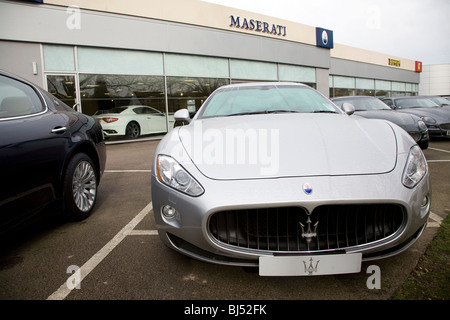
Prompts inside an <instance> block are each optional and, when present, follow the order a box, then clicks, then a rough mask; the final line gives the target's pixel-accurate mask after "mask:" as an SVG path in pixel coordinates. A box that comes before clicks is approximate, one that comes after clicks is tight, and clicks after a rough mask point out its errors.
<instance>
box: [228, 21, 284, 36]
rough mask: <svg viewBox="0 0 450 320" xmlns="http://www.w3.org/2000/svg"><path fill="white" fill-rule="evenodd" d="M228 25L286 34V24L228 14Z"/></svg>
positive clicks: (268, 32)
mask: <svg viewBox="0 0 450 320" xmlns="http://www.w3.org/2000/svg"><path fill="white" fill-rule="evenodd" d="M230 27H235V28H240V29H244V30H250V31H256V32H261V33H267V34H272V35H276V36H282V37H285V36H286V26H282V25H279V24H274V23H268V22H265V21H261V20H255V19H248V18H242V17H235V16H230Z"/></svg>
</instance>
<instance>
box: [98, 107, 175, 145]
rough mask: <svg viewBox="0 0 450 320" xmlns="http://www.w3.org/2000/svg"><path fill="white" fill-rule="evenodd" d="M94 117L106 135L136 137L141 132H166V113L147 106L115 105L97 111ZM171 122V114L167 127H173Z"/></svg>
mask: <svg viewBox="0 0 450 320" xmlns="http://www.w3.org/2000/svg"><path fill="white" fill-rule="evenodd" d="M105 112H106V113H105ZM94 118H96V119H97V120H98V121H99V122H100V124H101V125H102V128H103V132H104V133H105V136H106V137H109V136H127V137H128V138H131V139H136V138H138V137H139V136H140V135H143V134H151V133H165V132H167V121H166V114H165V113H163V112H161V111H159V110H157V109H155V108H152V107H148V106H142V105H135V106H123V107H115V108H112V109H110V110H107V111H97V112H96V113H95V115H94ZM173 123H174V118H173V115H169V128H173Z"/></svg>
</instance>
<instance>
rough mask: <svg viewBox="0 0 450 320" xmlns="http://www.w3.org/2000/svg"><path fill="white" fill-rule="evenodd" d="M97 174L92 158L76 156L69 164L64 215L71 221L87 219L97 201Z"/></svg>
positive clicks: (65, 186) (84, 155)
mask: <svg viewBox="0 0 450 320" xmlns="http://www.w3.org/2000/svg"><path fill="white" fill-rule="evenodd" d="M97 187H98V184H97V174H96V172H95V168H94V165H93V163H92V160H91V158H90V157H89V156H88V155H86V154H84V153H78V154H76V155H75V156H74V157H73V158H72V159H71V160H70V162H69V164H68V166H67V170H66V173H65V179H64V213H65V215H66V217H67V218H68V219H69V220H72V221H80V220H83V219H86V218H87V217H88V216H89V215H90V214H91V211H92V209H93V208H94V205H95V201H96V200H97Z"/></svg>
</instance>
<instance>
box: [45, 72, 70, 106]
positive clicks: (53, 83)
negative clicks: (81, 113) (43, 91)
mask: <svg viewBox="0 0 450 320" xmlns="http://www.w3.org/2000/svg"><path fill="white" fill-rule="evenodd" d="M75 87H76V86H75V76H69V75H48V76H47V88H48V91H49V92H50V93H51V94H52V95H54V96H55V97H56V98H58V99H60V100H61V101H63V102H64V103H65V104H67V105H68V106H69V107H73V105H74V104H75V103H76V90H75Z"/></svg>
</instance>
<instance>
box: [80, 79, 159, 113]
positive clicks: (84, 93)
mask: <svg viewBox="0 0 450 320" xmlns="http://www.w3.org/2000/svg"><path fill="white" fill-rule="evenodd" d="M80 95H81V104H82V107H83V113H85V114H88V115H93V114H94V113H95V112H97V111H100V112H103V111H106V110H110V109H112V108H115V107H121V106H131V105H142V106H149V107H153V108H155V109H157V110H159V111H161V112H165V102H164V78H163V77H155V76H142V75H104V74H80Z"/></svg>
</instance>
